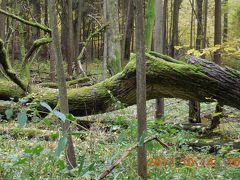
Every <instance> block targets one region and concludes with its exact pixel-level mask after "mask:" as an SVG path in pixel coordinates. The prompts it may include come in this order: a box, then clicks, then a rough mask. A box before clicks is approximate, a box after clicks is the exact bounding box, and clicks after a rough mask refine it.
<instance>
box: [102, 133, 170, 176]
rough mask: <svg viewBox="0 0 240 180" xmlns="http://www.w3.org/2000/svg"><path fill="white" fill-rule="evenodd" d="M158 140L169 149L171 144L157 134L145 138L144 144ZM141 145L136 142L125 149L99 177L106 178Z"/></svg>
mask: <svg viewBox="0 0 240 180" xmlns="http://www.w3.org/2000/svg"><path fill="white" fill-rule="evenodd" d="M153 140H156V141H157V142H159V143H160V144H161V145H162V146H163V147H164V148H166V149H169V146H168V145H167V144H165V143H164V142H162V141H161V140H160V139H159V138H158V137H157V136H153V137H151V138H148V139H146V140H144V144H147V143H148V142H150V141H153ZM138 146H139V144H138V143H137V144H135V145H133V146H132V147H130V148H128V149H127V150H125V151H124V152H123V153H122V155H121V157H120V158H119V159H117V160H115V161H114V162H113V163H112V165H111V166H109V167H108V168H106V170H104V171H103V172H102V173H101V174H100V175H99V176H98V179H99V180H100V179H104V178H105V177H106V176H107V175H108V174H110V173H111V172H112V170H113V169H114V168H115V167H117V166H118V165H119V164H120V163H121V162H122V161H123V160H124V159H125V158H126V157H127V156H128V155H129V153H131V152H132V151H133V150H135V149H136V148H137V147H138Z"/></svg>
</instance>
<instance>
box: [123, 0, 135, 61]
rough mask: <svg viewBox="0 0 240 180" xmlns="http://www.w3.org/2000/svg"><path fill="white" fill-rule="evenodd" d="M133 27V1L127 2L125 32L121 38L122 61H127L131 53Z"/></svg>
mask: <svg viewBox="0 0 240 180" xmlns="http://www.w3.org/2000/svg"><path fill="white" fill-rule="evenodd" d="M133 25H134V6H133V0H129V1H128V10H127V19H126V25H125V32H124V36H123V46H122V59H123V60H124V59H129V58H130V52H131V40H132V36H133Z"/></svg>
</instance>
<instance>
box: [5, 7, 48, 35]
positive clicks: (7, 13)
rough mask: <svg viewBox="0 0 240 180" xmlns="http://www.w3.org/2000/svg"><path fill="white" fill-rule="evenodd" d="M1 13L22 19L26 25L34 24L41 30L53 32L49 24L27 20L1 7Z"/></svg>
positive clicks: (33, 25) (18, 19)
mask: <svg viewBox="0 0 240 180" xmlns="http://www.w3.org/2000/svg"><path fill="white" fill-rule="evenodd" d="M0 13H1V14H4V15H6V16H8V17H11V18H13V19H15V20H17V21H20V22H21V23H24V24H26V25H29V26H32V27H35V28H39V29H41V30H43V31H45V32H47V33H51V32H52V30H51V29H50V28H48V27H47V26H45V25H42V24H39V23H37V22H31V21H27V20H25V19H23V18H21V17H19V16H17V15H15V14H11V13H9V12H7V11H4V10H3V9H0Z"/></svg>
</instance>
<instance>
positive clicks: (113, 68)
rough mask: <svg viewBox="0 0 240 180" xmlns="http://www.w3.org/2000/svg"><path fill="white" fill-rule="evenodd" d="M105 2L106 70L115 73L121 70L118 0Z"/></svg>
mask: <svg viewBox="0 0 240 180" xmlns="http://www.w3.org/2000/svg"><path fill="white" fill-rule="evenodd" d="M106 4H107V8H106V11H107V22H108V23H109V26H107V29H106V31H107V39H108V40H107V43H108V61H107V62H108V70H109V71H110V74H111V75H115V74H117V73H118V72H120V71H121V70H122V65H121V41H120V40H121V37H120V32H119V18H118V1H116V0H106Z"/></svg>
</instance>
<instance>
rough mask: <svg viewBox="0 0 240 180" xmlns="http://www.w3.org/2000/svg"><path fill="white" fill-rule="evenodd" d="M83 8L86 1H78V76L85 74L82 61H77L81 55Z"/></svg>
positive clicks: (76, 67)
mask: <svg viewBox="0 0 240 180" xmlns="http://www.w3.org/2000/svg"><path fill="white" fill-rule="evenodd" d="M83 6H84V1H83V0H78V6H77V17H76V18H77V23H76V35H75V48H76V53H75V58H74V60H75V69H76V73H77V75H80V74H84V73H85V72H84V71H83V69H82V68H81V67H82V66H81V61H80V60H79V61H77V57H78V55H79V53H80V42H81V27H82V13H83Z"/></svg>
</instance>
